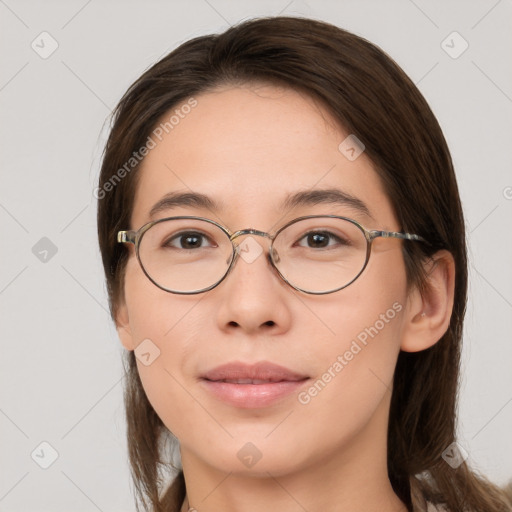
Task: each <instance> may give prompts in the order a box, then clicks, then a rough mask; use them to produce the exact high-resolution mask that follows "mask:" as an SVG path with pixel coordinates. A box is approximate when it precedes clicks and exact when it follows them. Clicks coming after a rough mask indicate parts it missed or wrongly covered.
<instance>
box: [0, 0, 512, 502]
mask: <svg viewBox="0 0 512 512" xmlns="http://www.w3.org/2000/svg"><path fill="white" fill-rule="evenodd" d="M277 14H286V15H298V16H307V17H313V18H317V19H320V20H325V21H329V22H331V23H334V24H336V25H338V26H340V27H342V28H345V29H348V30H350V31H353V32H355V33H356V34H358V35H361V36H363V37H365V38H367V39H369V40H370V41H372V42H374V43H376V44H377V45H379V46H380V47H381V48H382V49H384V50H385V51H386V52H387V53H389V54H390V55H391V56H392V57H393V58H394V59H395V60H396V61H397V62H398V63H399V64H400V65H401V66H402V68H403V69H404V70H405V72H406V73H407V74H408V75H409V76H410V77H411V79H412V80H413V81H414V82H415V83H416V84H417V85H418V87H419V89H420V90H421V92H422V93H423V94H424V95H425V97H426V99H427V101H428V102H429V104H430V105H431V107H432V109H433V111H434V112H435V114H436V116H437V117H438V119H439V122H440V124H441V126H442V128H443V131H444V133H445V136H446V138H447V140H448V144H449V146H450V149H451V151H452V156H453V159H454V162H455V166H456V172H457V177H458V181H459V186H460V194H461V198H462V202H463V206H464V211H465V216H466V221H467V228H468V243H469V251H470V254H469V258H470V290H469V303H468V312H467V320H466V325H465V335H464V348H463V378H462V386H461V389H460V411H459V418H458V420H459V434H458V438H459V442H460V444H461V445H462V446H463V447H464V449H465V450H466V451H467V453H468V457H469V460H470V462H471V464H473V466H474V467H476V468H477V469H479V470H480V471H482V472H483V473H484V474H486V475H487V476H489V477H490V478H491V479H493V480H495V481H496V482H498V483H500V484H503V483H505V482H506V481H508V480H509V479H510V478H511V477H512V441H511V437H510V433H511V432H512V429H511V425H512V371H511V362H512V343H511V335H510V332H511V329H512V265H511V262H512V237H511V224H512V222H511V219H512V173H511V168H512V167H511V163H512V151H511V144H512V123H511V122H510V121H511V114H512V59H510V55H511V54H512V52H511V50H512V48H511V46H512V44H511V43H512V31H511V30H510V26H511V21H512V2H511V1H510V0H501V1H496V0H478V1H472V2H466V1H451V2H446V1H440V0H438V1H427V0H415V1H414V2H413V1H412V0H393V1H376V0H375V1H369V0H365V1H348V0H341V1H334V0H331V1H329V0H323V1H314V0H310V1H309V2H308V3H306V2H304V1H303V0H293V1H290V0H280V1H277V0H273V1H268V0H267V1H258V2H256V1H236V2H235V1H227V0H208V1H206V0H204V1H203V0H187V1H167V2H164V1H155V0H153V1H142V0H140V1H126V0H123V1H120V0H117V1H100V0H89V1H87V0H68V1H66V2H64V1H60V2H56V1H45V2H36V1H29V0H25V1H24V0H0V48H1V65H0V108H1V120H2V121H1V124H0V144H1V151H0V169H1V185H0V222H1V236H2V241H1V248H2V249H1V252H0V254H1V265H0V308H1V322H0V329H1V357H0V379H1V380H0V431H1V445H0V461H1V462H0V468H1V469H0V511H9V512H15V511H16V512H18V511H19V512H21V511H23V512H27V511H41V512H42V511H52V512H58V511H68V510H74V511H77V512H78V511H83V512H89V511H97V510H100V511H105V512H106V511H112V512H114V511H121V510H123V511H129V510H135V507H134V501H133V497H132V484H131V482H130V477H129V467H128V460H127V449H126V441H125V421H124V416H123V415H124V405H123V401H122V384H123V382H122V365H121V354H122V352H123V350H124V349H123V348H122V346H121V344H120V342H119V340H118V338H117V333H116V331H115V329H114V326H113V323H112V321H111V319H110V317H109V314H108V306H107V297H106V291H105V286H104V282H103V274H102V268H101V263H100V255H99V250H98V246H97V238H96V224H95V221H96V218H95V216H96V200H95V198H94V196H93V190H94V188H95V187H96V182H97V178H98V173H99V165H100V157H101V151H102V149H103V144H104V142H105V136H106V128H108V124H107V123H106V120H107V118H108V115H109V113H110V111H111V110H112V108H113V107H114V106H115V104H116V103H117V101H118V100H119V99H120V98H121V96H122V94H123V93H124V92H125V90H126V89H127V88H128V86H129V85H130V84H131V83H132V82H133V81H134V80H135V79H136V78H137V77H138V76H139V75H140V74H141V73H142V72H143V71H144V70H146V69H147V68H148V67H149V66H150V65H151V64H153V63H154V62H156V61H157V60H158V59H159V58H160V57H162V56H163V55H165V54H166V53H168V52H169V51H171V50H172V49H173V48H175V47H176V46H177V45H179V44H180V43H182V42H184V41H186V40H188V39H190V38H192V37H195V36H198V35H203V34H206V33H212V32H220V31H223V30H225V29H226V28H227V27H228V26H229V25H232V24H234V23H236V22H238V21H240V20H243V19H247V18H252V17H255V16H259V15H277ZM43 32H46V34H42V35H41V33H43ZM453 32H457V34H453ZM443 41H444V43H443ZM466 45H467V48H466ZM54 48H56V49H55V50H54V51H53V53H51V51H52V50H53V49H54ZM464 49H465V50H464ZM462 50H464V51H462ZM461 52H462V53H461ZM48 53H51V55H48ZM42 443H43V444H42ZM45 465H47V466H48V467H47V468H46V469H44V467H43V466H45Z"/></svg>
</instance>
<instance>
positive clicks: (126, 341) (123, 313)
mask: <svg viewBox="0 0 512 512" xmlns="http://www.w3.org/2000/svg"><path fill="white" fill-rule="evenodd" d="M116 330H117V334H118V336H119V339H120V340H121V343H122V344H123V347H124V348H125V349H126V350H135V344H134V342H133V336H132V331H131V328H130V316H129V314H128V306H127V305H126V302H125V301H124V300H123V301H121V303H120V304H119V306H118V308H117V312H116Z"/></svg>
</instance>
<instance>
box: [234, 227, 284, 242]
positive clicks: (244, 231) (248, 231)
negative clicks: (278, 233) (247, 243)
mask: <svg viewBox="0 0 512 512" xmlns="http://www.w3.org/2000/svg"><path fill="white" fill-rule="evenodd" d="M242 235H256V236H262V237H264V238H268V239H269V240H270V241H271V242H273V241H274V237H273V236H272V235H270V234H269V233H265V231H259V230H258V229H253V228H248V229H240V230H238V231H235V232H234V233H233V234H232V235H230V237H229V239H230V240H231V241H232V242H233V241H234V240H235V238H238V237H239V236H242Z"/></svg>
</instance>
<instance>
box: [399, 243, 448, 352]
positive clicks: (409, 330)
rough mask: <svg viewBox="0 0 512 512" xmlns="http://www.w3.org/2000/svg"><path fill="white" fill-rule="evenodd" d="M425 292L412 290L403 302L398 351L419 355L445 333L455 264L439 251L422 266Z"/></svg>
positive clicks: (444, 253) (444, 251) (442, 251)
mask: <svg viewBox="0 0 512 512" xmlns="http://www.w3.org/2000/svg"><path fill="white" fill-rule="evenodd" d="M426 265H427V267H428V268H427V279H426V283H425V285H426V286H425V292H424V293H423V295H421V294H420V291H419V290H418V289H414V290H413V291H412V292H411V293H410V295H409V297H408V300H407V306H406V311H405V317H404V318H405V320H404V330H403V333H402V342H401V344H400V348H401V350H403V351H405V352H419V351H420V350H425V349H427V348H430V347H432V346H433V345H435V344H436V343H437V342H438V341H439V340H440V339H441V338H442V337H443V335H444V334H445V332H446V331H447V330H448V327H449V325H450V318H451V315H452V310H453V300H454V292H455V262H454V259H453V256H452V254H451V253H450V252H448V251H446V250H444V249H443V250H441V251H438V252H437V253H435V254H434V255H433V256H432V259H430V260H429V261H428V263H426Z"/></svg>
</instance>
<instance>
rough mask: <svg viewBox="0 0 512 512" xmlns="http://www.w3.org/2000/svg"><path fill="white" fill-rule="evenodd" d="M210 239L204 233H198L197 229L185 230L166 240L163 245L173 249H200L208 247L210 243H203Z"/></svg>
mask: <svg viewBox="0 0 512 512" xmlns="http://www.w3.org/2000/svg"><path fill="white" fill-rule="evenodd" d="M209 240H210V239H209V237H207V236H206V235H204V234H203V233H198V232H196V231H183V232H181V233H178V234H175V235H173V236H172V237H170V238H168V239H167V240H166V241H164V242H163V243H162V247H168V248H172V249H200V248H201V247H208V245H203V242H208V241H209ZM210 246H211V247H215V246H216V244H215V243H213V244H212V245H210Z"/></svg>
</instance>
